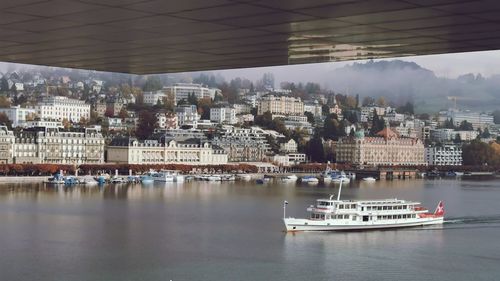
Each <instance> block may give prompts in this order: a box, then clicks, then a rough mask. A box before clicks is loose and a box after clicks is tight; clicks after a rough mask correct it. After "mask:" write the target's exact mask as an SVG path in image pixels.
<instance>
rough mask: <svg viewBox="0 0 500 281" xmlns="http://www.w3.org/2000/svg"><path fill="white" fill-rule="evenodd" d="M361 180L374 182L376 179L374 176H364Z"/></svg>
mask: <svg viewBox="0 0 500 281" xmlns="http://www.w3.org/2000/svg"><path fill="white" fill-rule="evenodd" d="M362 181H366V182H375V181H377V179H376V178H374V177H366V178H363V179H362Z"/></svg>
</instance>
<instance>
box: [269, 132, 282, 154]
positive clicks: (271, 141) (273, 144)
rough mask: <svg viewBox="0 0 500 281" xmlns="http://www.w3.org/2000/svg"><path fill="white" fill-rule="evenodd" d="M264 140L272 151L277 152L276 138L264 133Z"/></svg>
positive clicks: (278, 147) (278, 146)
mask: <svg viewBox="0 0 500 281" xmlns="http://www.w3.org/2000/svg"><path fill="white" fill-rule="evenodd" d="M266 140H267V143H268V144H269V146H270V147H271V151H272V152H274V153H279V150H280V145H279V144H278V142H277V141H276V139H275V138H273V137H272V136H270V135H266Z"/></svg>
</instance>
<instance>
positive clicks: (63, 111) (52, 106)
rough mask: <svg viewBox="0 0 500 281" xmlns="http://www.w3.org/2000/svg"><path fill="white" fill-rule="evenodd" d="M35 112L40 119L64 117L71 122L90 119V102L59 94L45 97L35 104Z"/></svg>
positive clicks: (60, 118) (58, 119) (60, 119)
mask: <svg viewBox="0 0 500 281" xmlns="http://www.w3.org/2000/svg"><path fill="white" fill-rule="evenodd" d="M35 110H36V114H37V115H38V117H39V118H41V119H42V120H57V121H62V120H63V119H66V120H68V121H71V122H79V121H80V120H81V119H82V118H84V119H87V120H88V119H90V104H86V103H85V101H82V100H77V99H70V98H67V97H61V96H55V97H54V96H50V97H45V98H44V99H43V100H42V101H41V102H40V103H39V104H37V105H36V106H35Z"/></svg>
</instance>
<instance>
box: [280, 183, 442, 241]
mask: <svg viewBox="0 0 500 281" xmlns="http://www.w3.org/2000/svg"><path fill="white" fill-rule="evenodd" d="M341 190H342V183H341V186H340V190H339V194H338V195H337V199H334V198H333V195H332V196H330V198H328V199H318V200H316V206H314V205H311V206H310V207H309V208H307V211H308V212H310V217H309V218H306V219H301V218H291V217H288V218H287V217H286V205H287V204H288V202H287V201H285V202H284V203H283V222H284V223H285V228H286V231H290V232H293V231H342V230H370V229H384V228H398V227H411V226H422V225H435V224H442V223H443V222H444V204H443V201H440V202H439V204H438V206H437V208H436V210H435V212H434V213H430V212H429V211H428V210H427V209H425V208H423V207H422V206H420V203H419V202H412V201H406V200H400V199H385V200H359V201H352V200H340V192H341Z"/></svg>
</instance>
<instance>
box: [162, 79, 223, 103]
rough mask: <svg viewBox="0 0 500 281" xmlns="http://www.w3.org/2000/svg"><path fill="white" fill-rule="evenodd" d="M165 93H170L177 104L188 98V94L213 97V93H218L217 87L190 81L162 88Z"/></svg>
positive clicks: (202, 97) (200, 97)
mask: <svg viewBox="0 0 500 281" xmlns="http://www.w3.org/2000/svg"><path fill="white" fill-rule="evenodd" d="M164 89H165V91H166V93H167V94H171V95H172V96H173V97H174V99H175V103H176V104H177V103H178V102H179V101H180V100H186V101H187V100H188V98H189V95H193V94H194V96H195V97H196V98H197V99H198V100H200V99H204V98H209V99H214V98H215V95H217V94H219V93H220V90H219V89H215V88H207V87H205V86H203V85H201V84H192V83H177V84H174V85H173V86H169V87H165V88H164Z"/></svg>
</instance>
